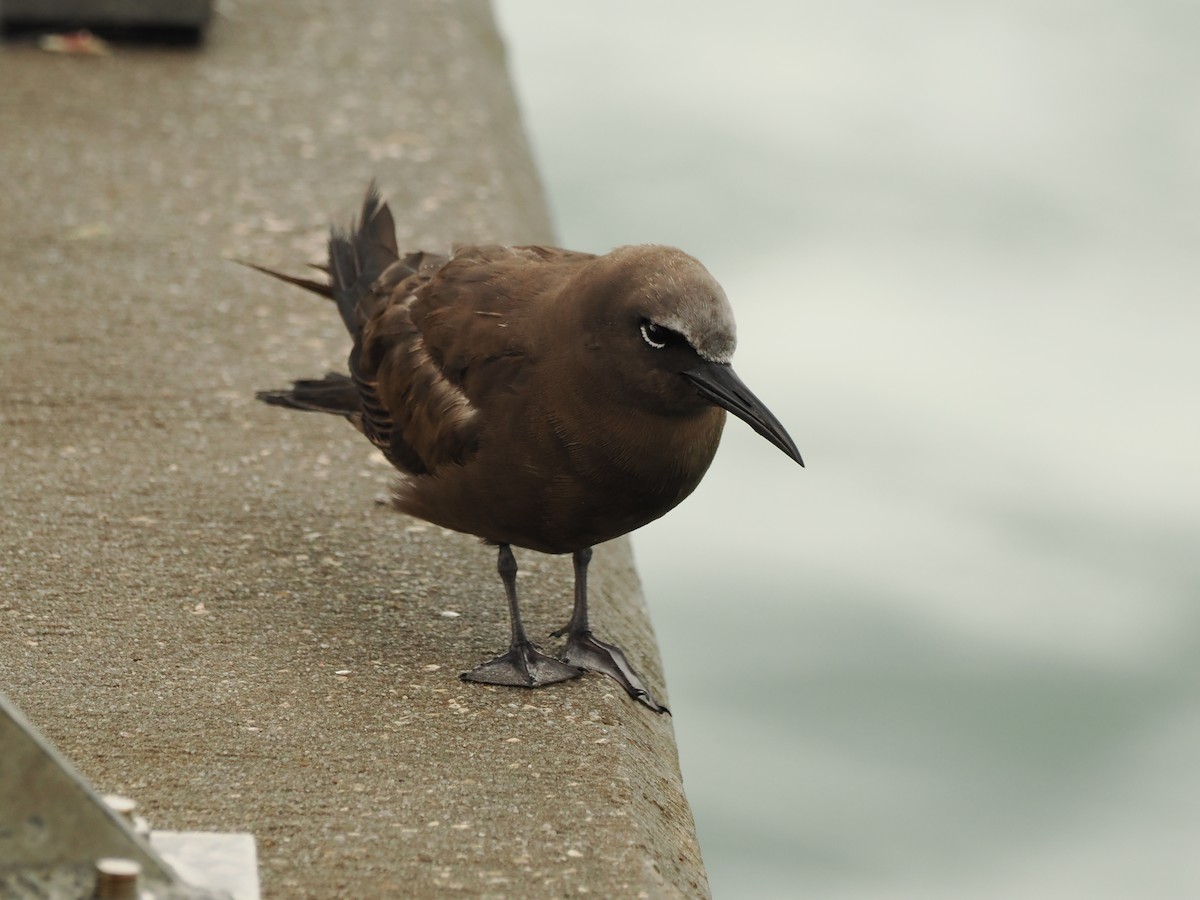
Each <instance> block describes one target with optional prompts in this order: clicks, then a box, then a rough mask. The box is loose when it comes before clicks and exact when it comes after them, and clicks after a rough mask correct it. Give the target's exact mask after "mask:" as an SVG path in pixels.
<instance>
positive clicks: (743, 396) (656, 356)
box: [572, 245, 804, 465]
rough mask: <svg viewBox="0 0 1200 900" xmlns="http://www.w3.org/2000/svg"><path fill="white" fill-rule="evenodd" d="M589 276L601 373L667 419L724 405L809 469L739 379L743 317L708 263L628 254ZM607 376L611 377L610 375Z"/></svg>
mask: <svg viewBox="0 0 1200 900" xmlns="http://www.w3.org/2000/svg"><path fill="white" fill-rule="evenodd" d="M589 269H590V271H589V272H587V273H586V274H585V278H586V281H583V282H581V284H586V285H587V287H586V289H585V293H586V295H587V296H586V297H584V296H580V297H578V298H577V302H576V303H573V304H572V306H573V308H574V309H575V310H577V311H578V312H579V313H580V315H581V316H582V317H583V322H582V323H580V324H581V325H582V326H583V327H582V329H581V334H582V335H583V340H584V342H585V343H584V346H585V350H586V351H588V353H587V355H588V356H589V357H590V358H591V362H592V366H591V368H593V370H594V374H595V375H596V376H597V377H603V378H604V379H606V380H607V379H613V378H615V379H618V380H619V381H621V382H623V384H624V387H625V390H624V391H623V393H624V394H625V395H626V396H631V397H633V398H636V401H637V402H638V403H639V405H641V406H642V407H643V408H645V409H647V410H649V411H651V412H655V413H658V414H660V415H666V416H679V415H691V414H695V413H697V412H699V411H702V410H703V409H704V408H705V407H707V406H710V405H714V404H715V405H716V406H719V407H721V408H723V409H726V410H728V411H729V412H731V413H733V414H734V415H735V416H737V417H738V418H740V419H742V420H743V421H745V422H746V423H747V424H749V425H750V427H752V428H753V429H754V430H755V431H757V432H758V433H759V434H761V435H762V436H763V437H765V438H766V439H767V440H769V441H770V442H771V443H772V444H774V445H775V446H776V447H778V448H779V449H780V450H782V451H783V452H784V453H786V454H787V455H788V456H790V457H791V458H792V459H794V460H795V461H796V462H798V463H800V465H804V461H803V460H802V459H801V457H800V452H799V451H798V450H797V449H796V445H795V443H794V442H793V441H792V439H791V437H790V436H788V433H787V431H786V430H785V429H784V427H783V426H782V425H781V424H780V423H779V420H778V419H776V418H775V416H774V415H772V414H771V411H770V410H768V409H767V407H766V406H765V405H764V404H763V403H762V401H760V400H759V399H758V398H757V397H755V396H754V394H753V393H752V392H751V391H750V389H749V388H748V387H746V385H745V384H744V383H743V382H742V380H741V379H740V378H738V376H737V375H736V374H735V373H734V371H733V368H732V367H731V365H730V362H731V360H732V358H733V351H734V348H735V347H736V346H737V328H736V325H735V324H734V319H733V309H732V308H731V307H730V305H729V300H728V298H727V297H726V296H725V291H724V290H723V289H722V288H721V286H720V285H719V284H718V283H717V281H716V279H714V278H713V277H712V275H710V274H709V272H708V270H707V269H705V268H704V266H703V265H701V264H700V262H699V261H698V260H696V259H695V258H693V257H691V256H689V255H688V254H686V253H684V252H683V251H681V250H676V249H675V248H673V247H662V246H657V245H638V246H630V247H618V248H617V249H616V250H613V251H612V252H611V253H608V254H606V255H605V256H601V257H597V259H596V260H594V261H593V262H592V263H591V265H590V266H589ZM601 373H602V375H601Z"/></svg>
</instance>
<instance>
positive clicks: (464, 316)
mask: <svg viewBox="0 0 1200 900" xmlns="http://www.w3.org/2000/svg"><path fill="white" fill-rule="evenodd" d="M590 258H592V257H591V255H590V254H579V253H572V252H570V251H563V250H557V249H556V248H549V247H498V246H469V247H459V248H456V249H455V252H454V255H453V256H452V257H451V258H450V259H449V260H446V259H445V258H444V257H435V256H432V255H420V256H419V255H417V254H410V255H409V256H408V257H406V258H405V260H403V264H404V267H405V268H406V269H407V271H408V272H410V273H411V274H409V275H408V276H407V277H405V278H403V279H402V280H400V281H399V282H398V283H395V284H394V285H391V286H387V285H380V286H379V287H380V288H390V290H389V293H388V297H387V299H386V300H385V301H383V302H382V303H380V304H379V306H378V308H377V310H376V311H375V314H374V315H372V316H371V317H370V318H369V319H368V320H367V321H366V322H365V323H364V325H363V330H362V340H361V344H360V347H359V348H358V350H357V354H356V356H357V359H355V360H353V361H352V369H353V370H354V374H355V378H356V380H358V381H359V382H360V389H361V390H362V394H363V400H364V404H363V410H364V426H365V427H364V431H365V432H366V433H367V435H368V437H371V439H372V440H373V441H375V443H376V444H377V445H379V446H381V447H382V448H383V449H384V451H385V453H387V455H388V457H389V459H391V461H392V462H393V463H394V464H396V465H397V466H399V467H400V468H402V469H405V470H407V471H409V472H412V473H414V474H424V473H431V472H436V471H437V470H438V469H439V468H441V467H442V466H445V465H450V464H462V463H464V462H466V461H467V460H468V459H469V458H470V457H471V455H472V454H473V453H474V452H475V450H476V448H477V447H478V441H479V434H480V431H481V429H482V427H483V425H484V421H485V417H484V413H483V412H482V410H484V409H486V408H488V407H489V406H490V405H491V404H489V398H492V397H493V396H494V395H496V394H497V392H500V391H505V390H506V389H511V388H513V387H514V385H515V384H516V382H517V381H519V379H520V378H521V377H522V373H523V371H524V369H525V367H526V366H527V364H528V359H529V347H528V342H527V340H526V339H527V336H528V335H527V331H526V329H525V328H523V327H522V321H523V320H524V318H525V316H526V315H527V313H528V312H529V310H530V309H531V308H532V306H533V305H534V304H533V303H532V301H534V300H536V298H537V297H538V296H540V295H541V294H542V293H544V292H545V291H546V290H547V288H548V287H549V286H550V285H551V284H552V283H553V281H554V279H555V278H556V277H559V276H561V271H562V269H561V267H562V266H564V265H567V266H569V265H570V264H571V263H572V262H578V261H581V260H584V259H590ZM387 274H388V273H386V272H385V273H384V277H383V278H381V282H382V281H383V280H384V279H385V278H386V277H387ZM376 296H378V294H377V295H376ZM360 308H361V307H360ZM509 396H515V393H514V392H512V391H511V390H509Z"/></svg>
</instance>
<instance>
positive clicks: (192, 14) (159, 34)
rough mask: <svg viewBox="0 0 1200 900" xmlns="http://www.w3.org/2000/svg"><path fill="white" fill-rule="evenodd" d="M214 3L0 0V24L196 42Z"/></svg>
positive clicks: (15, 29)
mask: <svg viewBox="0 0 1200 900" xmlns="http://www.w3.org/2000/svg"><path fill="white" fill-rule="evenodd" d="M212 7H213V4H212V0H0V28H2V29H3V32H4V33H5V34H6V35H7V34H11V33H20V32H28V31H67V30H74V29H80V28H87V29H91V30H92V31H97V32H101V33H104V34H106V35H109V36H112V35H116V36H128V37H130V38H132V39H139V40H150V41H156V42H169V43H190V44H198V43H200V41H201V40H203V37H204V29H205V28H206V27H207V26H208V22H209V19H211V18H212Z"/></svg>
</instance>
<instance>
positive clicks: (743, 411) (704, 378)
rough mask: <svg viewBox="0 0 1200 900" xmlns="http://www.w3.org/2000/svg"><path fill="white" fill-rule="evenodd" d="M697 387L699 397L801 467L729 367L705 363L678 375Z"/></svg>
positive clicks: (791, 445) (782, 433)
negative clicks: (728, 414) (731, 417)
mask: <svg viewBox="0 0 1200 900" xmlns="http://www.w3.org/2000/svg"><path fill="white" fill-rule="evenodd" d="M681 374H682V375H683V377H684V378H686V379H687V380H688V381H690V382H691V383H692V384H694V385H695V386H696V390H697V391H699V392H700V396H701V397H704V398H705V399H706V400H711V401H712V402H713V403H715V404H717V406H720V407H723V408H724V409H727V410H729V411H730V412H731V413H733V414H734V415H735V416H737V417H738V418H739V419H741V420H742V421H743V422H745V423H746V424H747V425H749V426H750V427H751V428H753V429H754V430H755V431H757V432H758V433H759V434H761V435H762V436H763V437H765V438H766V439H767V440H768V441H770V442H771V443H772V444H774V445H775V446H776V447H778V448H779V449H780V450H782V451H783V452H784V453H786V454H787V455H788V456H790V457H791V458H792V459H794V460H795V461H796V462H798V463H800V465H804V460H803V459H801V458H800V451H799V450H797V449H796V444H795V442H794V441H793V440H792V439H791V437H790V436H789V435H788V433H787V431H786V430H785V429H784V427H783V426H782V425H780V424H779V420H778V419H776V418H775V417H774V416H773V415H771V411H770V410H769V409H767V408H766V406H764V405H763V402H762V401H761V400H759V399H758V398H757V397H755V396H754V394H753V393H752V392H751V390H750V388H748V387H746V385H745V384H744V383H743V382H742V379H740V378H738V377H737V374H736V373H735V372H734V371H733V368H732V367H731V366H730V365H729V364H728V363H714V362H705V363H701V364H700V365H698V366H696V367H695V368H694V369H688V370H687V371H685V372H682V373H681Z"/></svg>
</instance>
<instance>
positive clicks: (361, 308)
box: [329, 181, 400, 341]
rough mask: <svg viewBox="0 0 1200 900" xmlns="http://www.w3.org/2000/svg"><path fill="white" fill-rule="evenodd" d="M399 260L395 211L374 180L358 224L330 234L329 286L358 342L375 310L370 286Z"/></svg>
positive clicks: (368, 189) (343, 318) (351, 332)
mask: <svg viewBox="0 0 1200 900" xmlns="http://www.w3.org/2000/svg"><path fill="white" fill-rule="evenodd" d="M399 259H400V251H399V250H398V249H397V246H396V224H395V221H394V220H393V219H392V212H391V210H390V209H388V206H387V204H386V203H384V202H383V200H382V198H381V197H380V196H379V186H378V185H377V184H376V183H375V182H374V181H372V182H371V185H370V187H368V188H367V196H366V199H364V200H363V208H362V214H361V216H360V218H359V220H358V223H357V224H356V225H355V226H354V227H352V228H351V229H350V231H349V232H346V231H342V230H341V229H340V228H336V227H335V228H334V229H333V230H332V233H331V234H330V237H329V279H330V285H329V286H330V289H331V293H332V295H333V300H334V302H335V303H337V307H338V312H339V313H340V314H341V316H342V321H343V322H344V323H345V325H346V330H347V331H349V332H350V335H351V336H352V337H353V338H354V339H355V341H357V340H358V337H359V335H360V334H361V333H362V327H363V324H364V323H365V322H366V321H367V319H369V318H370V317H371V315H372V314H373V313H374V312H375V310H374V309H372V308H370V306H371V304H370V303H369V302H367V301H369V298H370V295H371V286H372V285H373V284H375V282H376V281H377V280H378V279H379V276H380V275H382V274H383V273H384V272H385V271H386V270H387V269H388V268H389V267H390V266H391V265H392V264H393V263H396V262H398V261H399Z"/></svg>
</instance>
